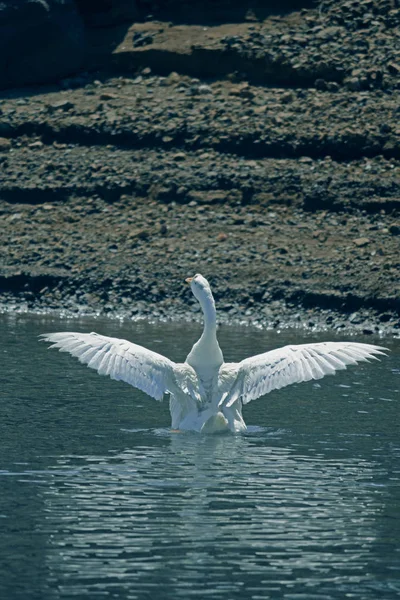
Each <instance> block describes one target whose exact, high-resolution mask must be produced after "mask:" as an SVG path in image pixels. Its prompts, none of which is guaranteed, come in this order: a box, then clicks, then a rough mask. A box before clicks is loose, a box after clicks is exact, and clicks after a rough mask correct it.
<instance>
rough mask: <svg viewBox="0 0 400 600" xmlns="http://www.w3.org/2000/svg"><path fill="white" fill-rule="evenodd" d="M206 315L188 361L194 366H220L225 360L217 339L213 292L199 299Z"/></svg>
mask: <svg viewBox="0 0 400 600" xmlns="http://www.w3.org/2000/svg"><path fill="white" fill-rule="evenodd" d="M199 303H200V306H201V308H202V311H203V315H204V329H203V333H202V335H201V337H200V339H199V341H198V342H196V343H195V345H194V346H193V348H192V350H191V352H190V353H189V355H188V357H187V359H186V362H188V363H189V364H190V365H192V366H193V367H199V366H202V365H210V366H215V367H220V366H221V364H222V363H223V362H224V357H223V355H222V352H221V348H220V347H219V344H218V340H217V314H216V310H215V302H214V298H213V296H212V294H211V293H210V294H209V295H208V294H207V295H202V296H201V298H200V299H199Z"/></svg>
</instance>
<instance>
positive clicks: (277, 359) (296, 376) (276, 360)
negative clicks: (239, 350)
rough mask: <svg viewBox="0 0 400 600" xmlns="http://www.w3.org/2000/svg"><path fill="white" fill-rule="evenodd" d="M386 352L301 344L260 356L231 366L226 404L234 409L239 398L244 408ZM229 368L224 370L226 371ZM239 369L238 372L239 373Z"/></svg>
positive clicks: (349, 344) (332, 344) (354, 345)
mask: <svg viewBox="0 0 400 600" xmlns="http://www.w3.org/2000/svg"><path fill="white" fill-rule="evenodd" d="M384 350H386V348H382V347H381V346H374V345H372V344H359V343H355V342H322V343H319V344H300V345H298V346H284V347H283V348H277V349H276V350H271V351H270V352H265V353H264V354H257V355H256V356H251V357H250V358H246V359H245V360H242V362H240V363H238V364H237V365H233V364H227V365H226V368H227V371H228V372H229V375H230V376H229V379H230V381H232V379H233V377H232V376H233V373H235V375H236V377H235V380H234V382H233V383H232V387H231V388H230V390H229V392H228V393H226V394H225V397H224V399H223V403H224V404H225V406H227V407H229V406H231V405H232V404H233V403H234V402H235V401H236V400H237V399H238V398H241V399H242V401H243V404H247V402H250V400H254V399H255V398H259V397H260V396H263V395H264V394H268V393H269V392H271V391H272V390H277V389H280V388H282V387H285V386H287V385H290V384H291V383H300V382H302V381H309V380H310V379H321V377H324V376H325V375H333V374H334V373H335V372H336V371H339V370H341V369H345V368H346V366H347V365H355V364H357V363H359V362H362V361H368V359H370V358H375V359H376V356H375V355H377V354H385V353H384V352H383V351H384ZM224 367H225V365H223V366H222V367H221V369H223V368H224ZM235 367H236V369H235Z"/></svg>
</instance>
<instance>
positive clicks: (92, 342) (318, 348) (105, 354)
mask: <svg viewBox="0 0 400 600" xmlns="http://www.w3.org/2000/svg"><path fill="white" fill-rule="evenodd" d="M186 281H187V282H188V283H190V286H191V289H192V292H193V294H194V296H195V297H196V299H197V300H198V302H199V303H200V306H201V308H202V311H203V315H204V329H203V333H202V335H201V337H200V339H199V340H198V341H197V342H196V343H195V344H194V346H193V348H192V349H191V351H190V352H189V354H188V356H187V358H186V360H185V362H184V363H175V362H173V361H171V360H170V359H169V358H167V357H165V356H163V355H161V354H158V353H156V352H153V351H152V350H148V349H147V348H144V347H143V346H139V345H137V344H133V343H132V342H128V341H126V340H121V339H118V338H111V337H107V336H104V335H99V334H97V333H75V332H61V333H49V334H44V335H43V336H41V337H42V339H44V341H48V342H51V343H52V346H51V347H52V348H59V349H60V350H61V351H62V352H69V353H70V354H72V355H73V356H76V357H77V358H78V359H79V361H80V362H81V363H84V364H86V365H88V366H89V367H91V368H93V369H96V370H97V372H98V373H99V374H100V375H109V376H110V377H111V379H116V380H120V381H125V382H126V383H129V384H130V385H132V386H134V387H136V388H138V389H140V390H142V391H143V392H145V393H147V394H148V395H149V396H151V397H153V398H155V399H156V400H162V398H163V396H164V394H169V397H170V401H169V407H170V412H171V421H172V423H171V427H172V429H176V430H178V429H179V430H192V431H198V432H202V433H219V432H224V431H233V432H240V431H245V430H246V424H245V422H244V420H243V416H242V407H243V405H244V404H247V403H248V402H250V401H251V400H254V399H256V398H258V397H260V396H263V395H265V394H268V393H269V392H271V391H272V390H276V389H279V388H282V387H285V386H287V385H290V384H291V383H300V382H302V381H309V380H311V379H320V378H321V377H324V376H325V375H330V374H333V373H335V372H336V371H338V370H341V369H345V368H346V367H347V365H354V364H357V363H358V362H362V361H368V359H370V358H376V355H379V354H384V352H383V351H384V350H385V348H382V347H381V346H374V345H372V344H361V343H356V342H322V343H315V344H300V345H293V346H284V347H282V348H277V349H275V350H271V351H269V352H265V353H263V354H258V355H256V356H251V357H250V358H246V359H244V360H242V361H241V362H238V363H225V362H224V358H223V355H222V351H221V349H220V347H219V344H218V340H217V325H216V310H215V303H214V298H213V295H212V292H211V288H210V286H209V283H208V281H207V280H206V279H205V278H204V277H203V276H202V275H195V276H194V277H191V278H188V279H187V280H186Z"/></svg>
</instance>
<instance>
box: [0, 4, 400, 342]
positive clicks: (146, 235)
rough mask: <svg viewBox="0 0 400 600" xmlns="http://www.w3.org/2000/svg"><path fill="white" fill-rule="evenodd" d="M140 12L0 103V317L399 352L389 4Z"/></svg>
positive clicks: (93, 22)
mask: <svg viewBox="0 0 400 600" xmlns="http://www.w3.org/2000/svg"><path fill="white" fill-rule="evenodd" d="M150 4H151V3H147V4H146V3H141V4H140V6H139V4H138V3H136V4H135V3H127V2H125V5H124V10H122V9H121V11H120V12H118V11H117V12H115V5H114V7H113V10H114V13H113V14H114V15H115V14H117V16H118V17H115V18H114V25H112V26H107V27H105V26H104V25H105V23H106V22H107V5H106V4H105V5H104V6H103V9H104V11H103V13H102V14H100V15H99V14H95V13H94V12H93V11H92V12H90V11H87V12H86V14H85V28H86V29H85V32H86V33H85V36H86V40H87V51H86V54H85V60H84V70H80V71H79V72H76V73H75V74H73V75H71V76H69V77H68V78H67V79H65V78H64V79H61V80H60V79H58V80H56V81H54V82H53V83H51V84H46V85H45V86H44V85H42V86H36V87H25V88H18V89H16V88H13V89H8V90H5V91H3V93H2V95H1V99H0V136H1V137H0V169H1V171H0V173H1V184H0V220H1V229H0V244H1V258H0V301H1V305H2V307H3V310H16V311H18V310H32V311H34V310H67V311H70V312H72V313H78V314H80V313H90V312H103V313H108V314H118V315H120V316H128V317H136V316H140V315H153V316H155V317H158V318H163V317H166V318H167V317H168V318H170V317H174V316H178V317H185V318H188V317H189V316H190V315H192V316H193V315H196V310H197V306H196V305H193V300H192V298H191V295H190V292H189V291H188V289H187V287H186V286H184V285H183V280H184V278H185V277H187V276H188V275H193V274H194V273H195V272H201V273H203V274H204V275H205V276H207V277H209V278H210V280H211V282H212V284H213V287H214V289H215V295H216V299H217V302H218V308H219V311H220V314H221V317H222V320H225V321H239V320H242V319H244V320H245V321H246V322H256V323H258V324H261V325H263V326H272V327H282V326H284V325H288V324H289V325H294V326H306V327H311V328H315V327H326V328H334V329H344V328H346V330H347V331H350V330H352V331H359V332H364V333H376V332H378V331H379V332H381V333H384V334H385V333H388V334H394V335H399V334H400V280H399V266H400V253H399V250H400V215H399V208H400V191H399V190H400V188H399V182H400V180H399V174H400V128H399V116H400V105H399V90H400V39H399V31H400V27H399V25H400V8H399V5H398V4H399V3H398V2H397V1H396V0H338V1H335V2H333V1H328V0H327V1H324V2H320V3H318V4H315V3H312V2H288V3H285V2H283V3H281V4H280V7H279V11H278V7H277V6H275V7H272V8H270V10H267V9H266V8H265V5H266V4H267V3H245V4H244V5H243V4H241V5H239V4H235V3H224V2H217V3H216V4H214V10H212V7H210V4H209V3H207V2H206V3H203V5H202V6H203V9H202V10H200V5H197V3H194V5H193V4H192V5H191V7H192V10H190V7H189V8H186V9H185V6H186V4H185V3H178V2H172V1H171V2H166V3H160V4H158V5H154V6H150ZM128 5H129V6H128ZM88 6H89V3H88V4H87V7H88ZM149 6H150V9H151V12H150V9H149ZM108 8H109V7H108ZM194 8H196V10H194ZM217 8H218V10H217ZM133 9H134V10H133ZM139 9H140V10H139ZM244 9H245V10H244ZM135 11H136V12H135Z"/></svg>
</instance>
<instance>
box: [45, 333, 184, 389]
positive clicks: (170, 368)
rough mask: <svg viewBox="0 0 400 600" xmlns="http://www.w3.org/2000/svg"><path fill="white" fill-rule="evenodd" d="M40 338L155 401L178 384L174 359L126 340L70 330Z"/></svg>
mask: <svg viewBox="0 0 400 600" xmlns="http://www.w3.org/2000/svg"><path fill="white" fill-rule="evenodd" d="M40 337H41V338H42V339H43V341H46V342H51V343H52V346H50V348H59V349H60V351H61V352H69V353H70V354H72V356H76V357H77V358H78V359H79V361H80V362H81V363H83V364H85V365H87V366H88V367H90V368H91V369H96V371H97V372H98V373H99V374H100V375H109V376H110V377H111V379H116V380H119V381H125V382H126V383H129V384H130V385H132V386H134V387H136V388H138V389H139V390H141V391H142V392H145V393H146V394H148V395H149V396H152V398H155V399H156V400H162V397H163V395H164V394H165V393H166V392H169V391H171V388H172V387H174V385H176V383H175V377H174V370H175V368H176V367H177V365H176V364H175V363H174V362H172V361H171V360H169V358H166V357H165V356H162V355H161V354H158V353H157V352H153V351H152V350H148V349H147V348H143V346H139V345H137V344H133V343H132V342H128V341H127V340H120V339H118V338H112V337H107V336H105V335H99V334H98V333H75V332H69V331H66V332H61V333H48V334H44V335H42V336H40Z"/></svg>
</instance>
